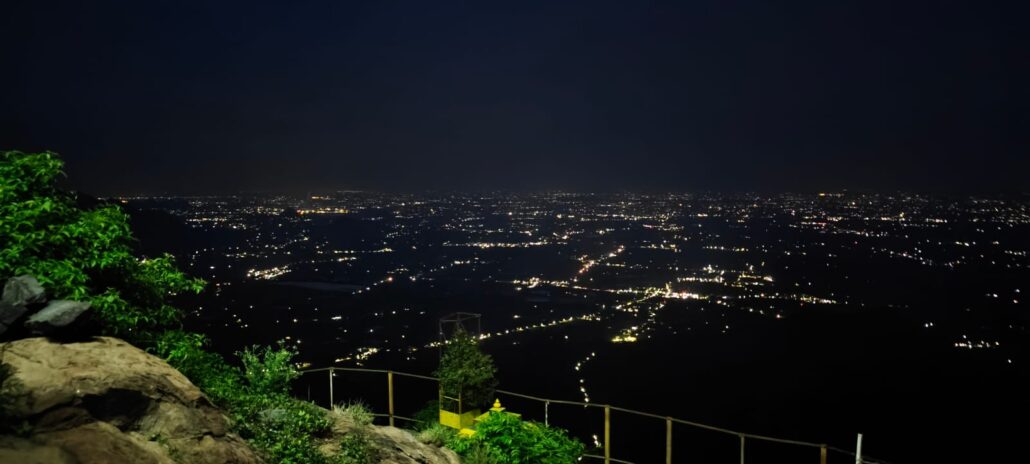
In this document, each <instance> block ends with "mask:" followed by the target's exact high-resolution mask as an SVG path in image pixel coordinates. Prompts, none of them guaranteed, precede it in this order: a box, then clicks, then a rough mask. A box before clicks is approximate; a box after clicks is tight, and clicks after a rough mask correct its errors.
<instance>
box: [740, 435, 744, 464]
mask: <svg viewBox="0 0 1030 464" xmlns="http://www.w3.org/2000/svg"><path fill="white" fill-rule="evenodd" d="M740 464H744V434H743V433H742V434H740Z"/></svg>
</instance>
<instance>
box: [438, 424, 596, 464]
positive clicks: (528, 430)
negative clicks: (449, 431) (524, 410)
mask: <svg viewBox="0 0 1030 464" xmlns="http://www.w3.org/2000/svg"><path fill="white" fill-rule="evenodd" d="M447 446H448V447H449V448H451V449H453V450H454V451H456V452H457V453H458V454H461V455H463V456H468V455H470V454H472V453H473V452H475V453H478V454H480V455H483V454H486V455H488V457H489V458H492V459H493V460H494V462H497V463H498V464H529V463H535V464H568V463H572V462H576V461H577V460H578V459H579V458H580V457H581V456H582V455H583V444H582V443H580V442H579V440H576V439H575V438H569V437H568V436H567V435H566V432H565V431H564V430H562V429H558V428H552V427H548V426H546V425H543V424H539V423H536V422H532V421H523V420H521V419H519V418H518V417H516V416H514V415H511V414H505V413H498V412H491V413H490V414H489V416H487V417H486V418H485V419H484V420H482V421H480V422H479V423H478V424H476V434H475V435H473V436H472V437H471V438H457V439H455V440H451V441H450V442H449V443H448V445H447ZM477 446H478V447H483V448H485V450H477V451H474V449H475V448H476V447H477ZM482 457H483V456H478V457H477V459H478V458H482Z"/></svg>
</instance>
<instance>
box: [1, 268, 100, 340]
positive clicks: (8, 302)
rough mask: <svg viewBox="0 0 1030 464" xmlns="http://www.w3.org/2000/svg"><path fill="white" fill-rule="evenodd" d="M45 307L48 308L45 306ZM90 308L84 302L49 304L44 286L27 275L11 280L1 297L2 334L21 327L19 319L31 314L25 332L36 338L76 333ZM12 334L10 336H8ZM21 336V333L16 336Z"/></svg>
mask: <svg viewBox="0 0 1030 464" xmlns="http://www.w3.org/2000/svg"><path fill="white" fill-rule="evenodd" d="M44 304H45V306H44ZM89 307H90V303H88V302H84V301H70V300H52V301H50V302H47V301H46V293H45V292H44V291H43V286H42V285H40V284H39V281H37V280H36V278H35V277H32V276H30V275H23V276H18V277H12V278H10V279H7V282H6V283H5V284H4V290H3V294H2V295H0V334H4V333H5V332H7V330H8V329H11V328H12V327H17V326H18V324H17V322H18V320H19V319H21V317H22V316H24V315H25V314H27V313H33V312H34V313H35V314H32V316H30V317H29V318H28V319H26V320H25V323H24V324H23V325H24V330H28V331H29V332H31V333H32V334H35V335H57V334H60V333H61V332H66V333H67V332H73V330H72V329H73V326H72V324H74V323H75V322H76V321H78V320H79V316H82V314H83V313H85V312H86V310H88V309H89ZM24 330H23V331H24ZM8 335H10V334H8ZM16 335H17V334H16Z"/></svg>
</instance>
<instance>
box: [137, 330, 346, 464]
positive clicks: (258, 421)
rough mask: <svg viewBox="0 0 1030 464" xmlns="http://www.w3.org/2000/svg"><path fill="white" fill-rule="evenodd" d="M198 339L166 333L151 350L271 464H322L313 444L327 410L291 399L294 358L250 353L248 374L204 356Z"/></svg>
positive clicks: (261, 351) (325, 428) (280, 353)
mask: <svg viewBox="0 0 1030 464" xmlns="http://www.w3.org/2000/svg"><path fill="white" fill-rule="evenodd" d="M206 342H207V340H206V338H205V337H204V336H202V335H199V334H192V333H186V332H182V331H168V332H166V333H164V334H163V335H161V336H160V337H159V338H157V340H156V343H155V345H154V348H153V350H154V351H155V352H156V354H158V355H159V356H161V357H163V358H165V359H166V360H167V361H168V363H169V364H171V365H172V366H173V367H175V368H176V369H179V371H180V372H182V373H183V374H184V375H186V377H188V378H189V379H190V380H192V381H193V383H195V384H196V385H197V386H198V387H200V388H201V389H202V390H204V392H205V393H207V394H208V396H209V397H210V398H211V399H212V401H214V402H215V404H218V405H219V406H222V407H224V408H226V409H227V410H228V411H229V415H230V417H231V419H232V422H233V428H234V430H235V431H236V432H237V433H239V434H240V436H242V437H243V438H246V439H248V440H249V441H250V443H251V444H253V445H254V446H255V448H257V449H258V450H260V451H261V452H263V453H264V454H265V455H266V457H267V458H268V460H269V461H270V462H277V463H298V464H299V463H305V464H306V463H314V464H318V463H324V462H327V460H326V457H325V456H323V455H322V453H321V452H320V451H319V450H318V447H317V446H316V443H315V438H316V437H319V436H322V435H324V434H326V433H327V432H328V431H329V427H330V422H329V419H328V417H327V416H326V412H325V410H323V409H321V408H319V407H317V406H315V405H313V404H311V403H307V402H304V401H300V400H297V399H294V398H292V397H290V396H289V395H288V394H287V393H286V391H287V389H288V388H289V380H292V379H293V378H295V377H296V376H297V372H296V370H295V369H294V368H293V365H292V364H291V359H292V356H293V353H292V352H290V351H289V350H285V349H279V350H275V349H271V348H264V349H258V348H252V349H248V350H246V351H244V352H242V353H240V356H241V358H243V363H244V365H245V366H247V369H246V371H241V370H240V369H239V368H236V367H234V366H231V365H229V363H227V362H226V361H225V359H224V358H222V357H221V356H219V355H218V354H215V353H211V352H208V351H205V350H204V345H205V344H206Z"/></svg>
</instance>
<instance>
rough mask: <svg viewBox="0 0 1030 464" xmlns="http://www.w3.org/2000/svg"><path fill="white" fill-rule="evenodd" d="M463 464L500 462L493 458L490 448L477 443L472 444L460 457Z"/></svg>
mask: <svg viewBox="0 0 1030 464" xmlns="http://www.w3.org/2000/svg"><path fill="white" fill-rule="evenodd" d="M461 462H462V463H463V464H498V463H499V462H500V461H498V460H497V458H496V457H495V456H494V453H493V452H492V451H491V450H490V448H488V447H486V446H485V445H482V444H479V443H472V445H471V446H470V447H469V448H468V450H467V451H466V452H465V454H464V455H462V457H461Z"/></svg>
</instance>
